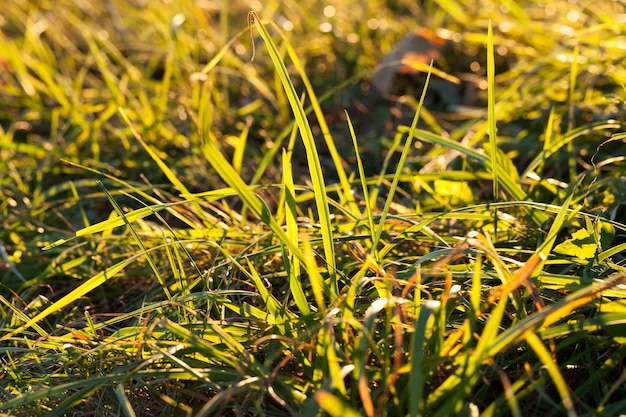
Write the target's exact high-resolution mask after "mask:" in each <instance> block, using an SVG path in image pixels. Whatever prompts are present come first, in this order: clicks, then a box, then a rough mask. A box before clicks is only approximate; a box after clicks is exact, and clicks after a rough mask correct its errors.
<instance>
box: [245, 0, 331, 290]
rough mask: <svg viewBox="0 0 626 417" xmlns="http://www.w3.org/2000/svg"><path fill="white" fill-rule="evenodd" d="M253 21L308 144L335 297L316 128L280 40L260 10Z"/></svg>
mask: <svg viewBox="0 0 626 417" xmlns="http://www.w3.org/2000/svg"><path fill="white" fill-rule="evenodd" d="M249 24H250V25H252V24H254V25H256V28H257V30H258V31H259V34H260V35H261V38H262V39H263V41H264V42H265V46H266V47H267V50H268V52H269V54H270V57H271V59H272V62H273V63H274V67H275V68H276V71H277V73H278V76H279V78H280V81H281V83H282V86H283V88H284V89H285V92H286V94H287V98H288V99H289V104H290V105H291V109H292V111H293V114H294V117H295V118H296V124H297V126H298V130H299V131H300V135H301V137H302V141H303V143H304V147H305V150H306V154H307V155H306V156H307V162H308V166H309V173H310V175H311V181H312V183H313V191H314V194H315V205H316V207H317V213H318V216H319V222H320V225H321V226H320V227H321V232H322V243H323V246H324V257H325V258H326V267H327V269H328V274H329V277H330V290H331V294H332V298H333V300H334V299H335V298H336V296H337V292H338V290H337V272H336V260H335V249H334V245H333V235H332V226H331V223H330V211H329V207H328V198H327V197H326V193H327V190H326V185H325V184H324V177H323V175H322V166H321V163H320V160H319V155H318V152H317V147H316V145H315V139H314V138H313V132H312V131H311V126H310V125H309V124H308V121H307V119H306V114H305V112H304V108H303V107H302V103H300V100H299V99H298V95H297V93H296V90H295V88H294V86H293V84H292V83H291V80H290V79H289V73H288V71H287V67H286V66H285V63H284V61H283V60H282V58H281V56H280V54H279V52H278V49H277V48H276V44H275V43H274V41H273V40H272V37H271V36H270V34H269V33H268V31H267V29H266V28H265V25H263V23H262V22H261V19H260V18H259V15H258V14H257V13H256V12H250V14H249Z"/></svg>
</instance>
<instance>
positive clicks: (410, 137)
mask: <svg viewBox="0 0 626 417" xmlns="http://www.w3.org/2000/svg"><path fill="white" fill-rule="evenodd" d="M432 65H433V64H432V62H431V64H430V66H431V67H432ZM430 74H431V71H430V70H429V71H428V75H427V76H426V81H425V82H424V89H423V90H422V95H421V97H420V101H419V104H418V105H417V110H416V111H415V115H414V116H413V122H412V123H411V127H410V128H409V131H408V135H407V138H406V142H405V143H404V148H403V149H402V154H401V155H400V161H398V166H397V168H396V172H395V174H394V176H393V180H392V182H391V187H389V193H388V195H387V199H386V200H385V207H384V208H383V211H382V213H381V215H380V220H379V223H378V228H377V229H376V233H375V234H374V240H373V242H372V253H373V255H374V259H375V260H376V261H377V262H379V261H380V259H379V254H378V242H379V241H380V238H381V236H382V234H383V230H384V229H385V221H386V219H387V215H388V214H389V209H390V208H391V203H392V202H393V199H394V196H395V192H396V188H397V187H398V182H399V180H400V175H401V173H402V170H403V169H404V164H405V163H406V160H407V157H408V156H409V152H410V151H411V150H412V148H413V146H412V145H413V138H414V137H415V132H416V129H417V122H418V121H419V116H420V111H421V109H422V106H423V105H424V99H425V98H426V91H427V90H428V83H429V81H430Z"/></svg>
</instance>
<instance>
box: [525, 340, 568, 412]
mask: <svg viewBox="0 0 626 417" xmlns="http://www.w3.org/2000/svg"><path fill="white" fill-rule="evenodd" d="M526 341H527V342H528V344H529V345H530V347H531V348H532V349H533V350H534V351H535V354H536V355H537V357H538V358H539V360H540V361H541V362H542V363H543V366H544V367H545V369H546V370H547V371H548V374H549V375H550V377H551V378H552V382H554V385H555V386H556V389H557V391H558V392H559V395H560V396H561V401H562V402H563V407H564V408H565V410H566V411H567V416H568V417H577V416H578V414H576V411H575V410H574V402H573V401H572V397H571V395H570V393H569V388H568V387H567V384H566V383H565V379H564V378H563V375H562V374H561V372H559V368H558V366H557V364H556V363H555V361H554V359H553V358H552V355H551V354H550V352H549V351H548V349H546V347H545V346H544V345H543V343H542V342H541V339H539V337H538V336H537V335H536V334H535V333H533V332H527V333H526Z"/></svg>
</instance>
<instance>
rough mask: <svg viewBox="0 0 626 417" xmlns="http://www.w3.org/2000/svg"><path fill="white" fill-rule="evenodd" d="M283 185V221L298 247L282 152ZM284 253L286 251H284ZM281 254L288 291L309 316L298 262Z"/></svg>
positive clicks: (293, 203) (292, 192)
mask: <svg viewBox="0 0 626 417" xmlns="http://www.w3.org/2000/svg"><path fill="white" fill-rule="evenodd" d="M283 185H284V193H285V219H286V220H285V221H286V224H287V236H288V237H289V239H290V241H291V242H292V243H293V244H294V245H298V242H299V238H298V220H297V217H298V214H297V213H296V197H295V196H296V191H295V188H294V184H293V176H292V170H291V159H290V158H289V157H288V156H287V152H285V151H283ZM285 252H286V251H285ZM285 252H284V253H283V256H284V257H285V259H286V262H287V277H288V279H289V289H290V290H291V294H292V295H293V298H294V301H295V302H296V305H297V306H298V309H299V310H300V313H301V314H303V315H305V316H309V315H310V314H311V309H310V308H309V303H308V301H307V299H306V295H305V294H304V290H303V288H302V282H301V281H300V260H299V259H298V258H297V257H296V256H295V255H294V254H293V253H285Z"/></svg>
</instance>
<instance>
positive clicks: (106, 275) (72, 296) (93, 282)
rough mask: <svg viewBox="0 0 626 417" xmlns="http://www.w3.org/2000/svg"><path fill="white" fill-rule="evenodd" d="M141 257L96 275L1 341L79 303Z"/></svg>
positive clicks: (128, 260)
mask: <svg viewBox="0 0 626 417" xmlns="http://www.w3.org/2000/svg"><path fill="white" fill-rule="evenodd" d="M140 256H143V254H139V255H136V256H133V257H131V258H128V259H125V260H123V261H121V262H119V263H117V264H116V265H114V266H112V267H111V268H109V269H105V270H104V271H102V272H100V273H98V274H96V275H94V276H93V277H91V278H90V279H89V280H87V281H86V282H84V283H83V284H81V285H79V286H78V288H76V289H74V290H73V291H71V292H70V293H69V294H67V295H65V296H63V297H62V298H61V299H60V300H58V301H56V302H54V303H53V304H52V305H50V306H49V307H48V308H46V309H45V310H44V311H42V312H41V313H39V314H37V315H35V317H33V318H32V319H30V320H28V321H27V322H26V323H25V324H23V325H22V326H20V327H18V328H17V329H14V330H11V332H10V333H9V334H6V335H4V336H2V337H1V338H0V340H6V339H8V338H10V337H13V336H15V335H17V334H19V333H21V332H23V331H24V330H26V329H28V328H30V327H32V326H33V325H35V324H36V323H37V322H39V321H41V320H43V319H45V318H46V317H48V316H49V315H51V314H54V313H56V312H58V311H59V310H61V309H62V308H64V307H66V306H68V305H69V304H71V303H73V302H75V301H77V300H78V299H79V298H80V297H82V296H84V295H85V294H87V293H89V292H91V291H93V290H94V289H96V288H98V287H99V286H100V285H102V284H104V283H105V282H106V281H107V280H110V279H112V278H113V277H115V275H117V274H118V273H119V272H121V271H122V270H123V269H124V268H126V267H127V266H128V265H130V264H131V263H132V262H134V261H135V260H136V259H137V258H138V257H140Z"/></svg>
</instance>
